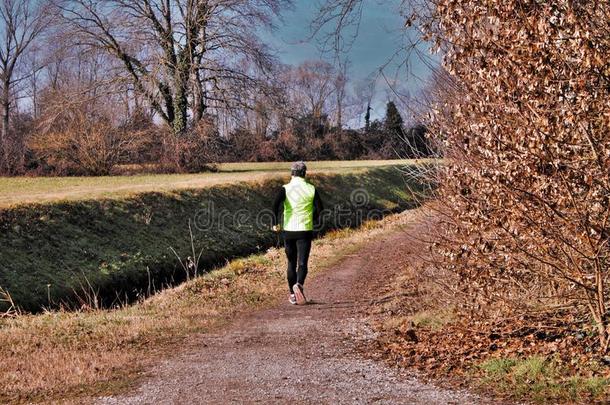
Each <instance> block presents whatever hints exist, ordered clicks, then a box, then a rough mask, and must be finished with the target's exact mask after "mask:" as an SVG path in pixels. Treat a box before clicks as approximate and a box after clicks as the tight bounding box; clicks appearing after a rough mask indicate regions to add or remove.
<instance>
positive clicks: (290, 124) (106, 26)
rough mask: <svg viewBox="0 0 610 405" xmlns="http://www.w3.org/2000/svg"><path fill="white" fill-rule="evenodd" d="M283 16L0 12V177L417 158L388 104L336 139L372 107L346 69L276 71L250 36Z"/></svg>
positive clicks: (257, 10)
mask: <svg viewBox="0 0 610 405" xmlns="http://www.w3.org/2000/svg"><path fill="white" fill-rule="evenodd" d="M289 4H290V1H288V0H267V1H264V2H251V1H247V0H214V1H211V0H210V1H208V0H206V1H197V2H191V1H185V0H168V1H160V0H139V1H135V0H126V1H120V2H119V1H114V0H98V1H95V2H91V1H88V0H73V1H69V2H63V1H52V0H27V1H22V0H0V48H2V49H6V51H3V52H2V53H1V54H0V84H1V86H2V88H1V92H0V108H1V111H2V125H1V131H0V173H2V174H5V175H7V174H8V175H19V174H24V173H33V174H59V175H72V174H84V175H103V174H109V173H113V172H114V171H116V168H117V167H119V166H124V165H132V167H133V165H134V164H135V165H138V164H141V165H144V166H146V167H148V168H155V170H163V171H198V170H204V169H206V168H210V167H211V165H212V164H213V163H215V162H221V161H242V160H254V161H260V160H293V159H308V160H312V159H356V158H393V157H397V156H399V155H400V156H414V155H416V154H417V155H421V154H425V153H426V147H425V145H424V141H423V135H424V133H425V130H424V128H423V127H421V126H418V125H416V123H412V124H409V125H405V124H404V123H403V122H402V118H401V117H400V114H399V113H398V109H397V108H396V105H395V104H394V103H391V104H388V111H390V110H391V111H390V112H389V114H388V117H386V119H380V120H379V121H372V122H371V121H370V114H368V113H367V115H366V123H365V124H364V127H363V128H361V129H348V128H352V127H358V126H362V124H360V125H358V124H359V122H360V119H359V116H361V115H362V113H363V111H362V110H365V111H367V104H368V107H370V100H371V97H372V95H366V96H363V95H360V96H356V93H357V91H356V90H355V88H356V86H355V84H354V83H352V82H351V80H350V78H349V66H348V64H346V63H339V64H338V66H334V65H331V64H329V63H327V62H324V61H310V62H305V63H302V64H301V65H299V66H287V65H283V64H281V63H279V62H278V60H277V59H276V58H275V57H274V56H273V53H272V50H271V49H270V47H269V45H268V44H266V43H265V42H264V41H263V40H262V38H261V33H262V32H264V31H265V30H266V29H268V30H272V29H273V25H274V22H275V21H276V20H277V17H278V16H279V15H280V13H281V12H282V10H283V9H284V8H285V7H286V6H288V5H289ZM404 139H408V140H411V142H410V143H409V144H408V145H409V146H407V147H405V146H404V142H401V140H404Z"/></svg>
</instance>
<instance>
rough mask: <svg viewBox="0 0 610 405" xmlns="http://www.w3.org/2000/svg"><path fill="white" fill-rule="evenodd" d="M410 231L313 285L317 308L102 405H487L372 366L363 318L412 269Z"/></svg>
mask: <svg viewBox="0 0 610 405" xmlns="http://www.w3.org/2000/svg"><path fill="white" fill-rule="evenodd" d="M407 241H408V238H407V237H406V235H405V234H404V233H402V232H401V231H398V232H395V233H391V234H389V235H386V236H384V237H383V238H380V239H377V240H375V241H373V242H372V243H369V244H368V245H366V247H364V248H363V249H361V250H359V251H358V252H356V253H355V254H351V255H347V256H346V257H345V258H344V259H342V261H341V262H340V263H338V264H337V265H336V266H335V267H334V268H332V269H328V270H326V271H324V272H323V273H322V274H319V275H318V276H317V277H315V278H313V279H311V280H309V282H308V283H307V285H306V293H307V295H308V298H309V299H310V300H311V301H312V302H311V303H310V304H309V305H307V306H302V307H296V306H291V305H289V304H288V303H287V302H286V303H282V304H281V305H279V306H278V307H276V308H273V309H270V310H266V311H261V312H258V313H255V314H250V315H248V316H244V317H242V318H239V319H236V320H235V321H234V322H233V323H232V324H231V325H230V326H228V327H227V328H225V329H223V330H221V331H219V332H218V333H217V334H205V335H200V336H197V337H195V338H193V339H192V340H191V341H190V343H189V346H190V347H188V348H186V350H184V351H182V350H181V352H183V353H178V354H176V356H175V357H173V358H171V359H170V360H167V361H164V362H161V363H160V364H158V366H157V367H156V368H155V369H154V370H151V372H150V374H151V377H150V378H148V379H147V380H146V381H145V382H144V383H143V385H141V386H140V387H139V388H138V389H137V390H136V391H135V392H132V393H129V394H127V395H126V396H123V397H113V398H100V403H102V404H160V403H163V404H194V403H199V404H225V403H280V404H282V403H293V404H294V403H312V404H313V403H324V404H371V403H375V404H466V403H467V404H473V403H482V402H487V401H482V400H481V399H480V398H478V397H476V396H473V395H470V394H468V393H466V392H463V391H454V390H450V389H443V388H439V387H437V386H434V385H431V384H426V383H423V382H421V381H419V380H417V379H416V378H415V377H413V376H412V375H410V374H408V373H406V372H401V371H399V370H396V369H393V368H391V367H388V366H387V365H385V364H384V363H381V362H376V361H374V360H369V359H364V358H362V356H361V355H359V354H358V352H357V351H356V350H355V344H354V343H355V341H356V340H358V339H367V338H370V337H371V334H370V332H369V331H367V330H366V326H365V325H364V322H362V321H361V319H362V316H363V314H364V312H365V310H366V308H367V306H368V305H370V304H369V303H370V299H371V298H373V297H374V296H375V295H374V294H375V291H376V290H377V288H378V287H380V286H381V285H383V284H384V283H387V282H388V276H389V275H390V274H391V273H392V272H393V271H395V269H397V268H400V266H401V264H403V263H404V262H405V260H407V258H406V257H405V255H402V254H401V253H400V252H401V250H402V249H401V247H400V245H401V244H406V243H408V242H407Z"/></svg>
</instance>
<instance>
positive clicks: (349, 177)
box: [0, 167, 414, 311]
mask: <svg viewBox="0 0 610 405" xmlns="http://www.w3.org/2000/svg"><path fill="white" fill-rule="evenodd" d="M285 180H286V178H283V179H281V178H273V179H267V180H264V181H258V182H242V183H238V184H229V185H218V186H214V187H208V188H202V189H191V190H178V191H174V192H162V193H153V192H150V193H143V194H139V195H136V196H132V197H127V198H122V199H102V200H99V199H96V200H85V201H72V202H62V203H49V204H39V205H23V206H17V207H13V208H7V209H4V210H1V211H0V287H2V288H4V289H5V290H7V291H8V292H9V293H10V294H11V297H12V299H13V300H14V302H15V304H16V305H17V306H19V307H20V308H22V309H25V310H27V311H38V310H40V309H41V308H43V307H56V306H57V305H58V304H61V303H67V304H69V305H71V306H75V305H82V304H86V305H90V306H96V305H99V306H110V305H113V304H117V303H121V302H123V303H124V302H126V301H129V300H131V299H133V298H136V297H138V296H141V295H142V294H146V293H148V292H150V291H152V290H158V289H159V288H160V287H162V286H163V285H168V284H175V283H176V282H179V281H181V280H182V279H184V278H185V277H186V273H185V271H184V269H183V268H182V267H181V265H180V263H179V261H178V258H177V257H176V255H175V254H174V253H173V251H172V250H171V249H173V250H174V251H175V252H176V253H177V255H178V256H179V257H180V259H181V260H182V261H183V262H186V261H187V259H188V257H193V256H198V255H199V252H201V259H200V262H199V271H202V270H203V269H208V268H210V267H212V266H215V265H217V264H219V263H221V262H222V261H224V260H226V259H227V258H231V257H236V256H240V255H245V254H249V253H253V252H256V251H259V250H261V249H265V248H267V247H269V246H271V245H273V244H274V243H275V242H276V238H277V236H276V235H275V234H273V233H272V232H270V230H269V221H270V220H269V208H270V206H271V203H272V200H273V197H274V195H275V192H276V190H277V189H278V187H280V185H281V184H282V183H283V182H284V181H285ZM311 180H312V182H313V183H314V184H316V185H317V186H318V188H319V190H320V192H321V195H322V197H323V199H324V200H325V204H326V207H327V208H332V209H333V212H332V213H331V214H329V215H327V216H326V219H325V225H326V228H327V229H329V228H337V227H344V226H350V225H358V223H359V222H360V221H361V219H362V218H364V217H366V216H367V215H368V214H373V215H376V216H379V215H380V214H381V213H382V212H387V211H397V210H400V209H402V208H405V207H407V206H409V205H412V204H413V203H412V202H410V201H409V194H408V192H407V185H406V184H405V181H404V177H403V176H402V174H401V172H400V171H399V170H397V168H395V167H382V168H374V169H370V170H366V171H360V172H354V173H351V172H349V173H337V174H324V175H314V176H312V179H311ZM411 186H414V185H411ZM189 224H190V225H191V229H192V232H193V235H192V239H191V235H190V231H189ZM191 242H193V245H192V244H191ZM193 246H194V249H193ZM193 250H194V251H195V255H193V253H192V252H193ZM194 270H195V269H194V268H193V267H191V270H190V271H191V272H194ZM2 305H3V308H2V309H6V308H7V306H8V304H7V303H3V304H2Z"/></svg>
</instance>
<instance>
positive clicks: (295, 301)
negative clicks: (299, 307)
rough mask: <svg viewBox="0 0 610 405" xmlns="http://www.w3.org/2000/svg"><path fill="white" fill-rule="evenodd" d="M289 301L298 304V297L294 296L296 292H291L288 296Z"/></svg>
mask: <svg viewBox="0 0 610 405" xmlns="http://www.w3.org/2000/svg"><path fill="white" fill-rule="evenodd" d="M288 302H289V303H290V304H292V305H296V304H297V298H296V297H295V296H294V294H290V295H289V296H288Z"/></svg>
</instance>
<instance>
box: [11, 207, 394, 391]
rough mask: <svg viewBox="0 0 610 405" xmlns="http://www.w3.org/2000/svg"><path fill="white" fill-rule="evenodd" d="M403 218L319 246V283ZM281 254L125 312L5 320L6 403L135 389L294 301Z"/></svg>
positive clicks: (231, 267)
mask: <svg viewBox="0 0 610 405" xmlns="http://www.w3.org/2000/svg"><path fill="white" fill-rule="evenodd" d="M402 218H403V215H395V216H390V217H388V218H386V219H384V220H382V221H371V222H366V223H364V225H363V226H362V227H360V228H359V229H349V228H348V229H342V230H337V231H332V232H330V233H328V234H327V235H326V236H325V237H324V238H321V239H318V240H316V241H315V242H314V249H313V250H312V258H311V261H310V264H311V266H310V274H311V277H316V274H318V273H319V272H320V271H321V270H323V269H324V268H328V267H330V266H332V265H333V264H334V263H335V261H336V260H338V258H340V257H341V255H342V254H348V253H350V252H351V251H353V250H355V249H358V248H359V247H360V246H362V245H364V244H365V243H367V242H368V241H370V240H373V239H374V238H376V237H378V236H379V235H380V234H382V233H385V232H388V231H391V230H392V229H396V228H397V227H399V226H402V222H403V221H402ZM284 263H285V259H284V257H283V255H282V252H281V251H280V250H278V249H276V248H271V249H269V250H268V251H267V252H266V253H263V254H258V255H254V256H251V257H248V258H245V259H236V260H234V261H232V262H230V263H229V264H227V265H226V266H224V267H223V268H221V269H218V270H216V271H213V272H210V273H208V274H205V275H203V276H201V277H198V278H196V279H194V280H191V281H189V282H186V283H183V284H182V285H180V286H179V287H177V288H173V289H167V290H165V291H163V292H160V293H158V294H157V295H155V296H153V297H150V298H148V299H146V300H143V301H141V302H138V303H136V304H134V305H130V306H127V307H123V308H120V309H117V310H97V311H78V312H50V313H44V314H39V315H25V316H20V317H17V318H15V319H4V320H2V319H0V403H19V402H30V401H46V402H62V403H83V402H90V401H91V398H92V397H93V396H99V395H107V394H112V393H117V392H120V391H122V390H125V389H126V388H128V387H130V386H132V385H133V384H134V383H135V382H137V380H138V378H139V377H140V376H141V375H142V374H141V371H142V370H143V369H145V368H146V367H147V366H148V367H150V366H151V364H152V363H153V362H158V361H159V360H160V358H163V357H166V356H168V355H169V354H168V353H175V352H176V350H181V348H182V349H184V350H186V349H187V348H188V345H189V342H190V341H191V340H190V339H188V337H189V336H192V335H193V334H195V333H197V332H204V331H210V330H212V329H214V328H217V327H219V326H222V325H223V324H225V323H226V322H227V321H228V320H230V319H233V318H234V317H235V316H236V315H237V314H239V313H244V312H247V311H251V310H255V309H261V308H265V307H269V306H271V305H274V304H276V303H277V302H278V300H284V299H285V294H284V290H285V281H284V272H285V270H284Z"/></svg>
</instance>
